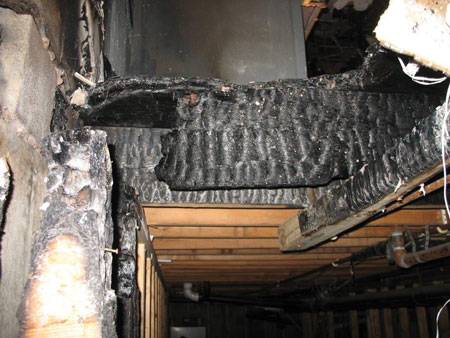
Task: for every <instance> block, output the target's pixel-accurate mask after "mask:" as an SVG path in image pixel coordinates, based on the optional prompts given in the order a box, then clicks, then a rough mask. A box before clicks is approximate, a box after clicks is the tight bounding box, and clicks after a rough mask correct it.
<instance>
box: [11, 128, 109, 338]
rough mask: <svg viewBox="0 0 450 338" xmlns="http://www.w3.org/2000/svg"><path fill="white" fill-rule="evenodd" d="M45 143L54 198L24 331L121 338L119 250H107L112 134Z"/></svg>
mask: <svg viewBox="0 0 450 338" xmlns="http://www.w3.org/2000/svg"><path fill="white" fill-rule="evenodd" d="M46 146H47V163H48V177H47V192H48V196H47V197H46V199H45V201H44V204H43V205H42V207H41V209H42V210H44V214H43V216H42V220H41V227H40V230H39V232H38V233H37V234H36V237H35V239H34V243H33V249H32V261H31V277H30V278H29V280H28V283H27V287H26V289H25V294H24V299H23V303H22V308H21V310H20V311H19V315H20V322H21V327H22V333H23V335H24V336H33V335H38V336H52V334H55V333H58V336H60V337H63V336H65V335H70V336H73V335H76V334H77V332H85V333H86V332H88V333H89V335H90V336H91V337H100V336H102V337H114V336H115V324H114V322H115V304H116V296H115V293H114V291H112V290H111V263H112V255H111V253H110V252H107V251H105V249H108V248H111V247H112V244H113V227H112V219H111V185H112V177H111V164H110V158H109V153H108V150H107V146H106V134H105V133H104V132H101V131H94V130H90V129H89V128H86V129H81V130H72V131H66V132H58V133H54V134H52V135H50V136H49V137H48V139H47V143H46ZM80 335H81V334H80Z"/></svg>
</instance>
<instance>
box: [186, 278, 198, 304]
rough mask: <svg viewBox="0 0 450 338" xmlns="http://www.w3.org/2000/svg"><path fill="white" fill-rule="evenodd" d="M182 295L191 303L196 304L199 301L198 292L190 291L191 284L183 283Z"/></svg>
mask: <svg viewBox="0 0 450 338" xmlns="http://www.w3.org/2000/svg"><path fill="white" fill-rule="evenodd" d="M183 295H184V297H186V298H187V299H190V300H192V301H193V302H198V301H199V300H200V295H199V293H198V292H193V291H192V283H184V285H183Z"/></svg>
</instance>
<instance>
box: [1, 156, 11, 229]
mask: <svg viewBox="0 0 450 338" xmlns="http://www.w3.org/2000/svg"><path fill="white" fill-rule="evenodd" d="M10 181H11V180H10V173H9V166H8V163H7V162H6V159H5V158H0V229H1V228H2V226H3V213H4V211H5V205H6V204H7V198H8V194H9V189H10V183H11V182H10ZM0 238H1V236H0Z"/></svg>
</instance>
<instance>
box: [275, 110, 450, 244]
mask: <svg viewBox="0 0 450 338" xmlns="http://www.w3.org/2000/svg"><path fill="white" fill-rule="evenodd" d="M444 114H445V108H444V107H443V106H442V107H439V108H438V109H436V111H435V112H434V113H433V114H432V115H430V116H428V117H427V118H425V119H424V120H423V121H421V122H420V123H418V124H417V125H416V126H415V127H414V129H413V130H412V131H411V133H409V134H408V135H406V136H405V137H403V138H401V139H400V140H399V141H398V143H397V144H396V145H395V146H394V147H392V148H391V149H389V150H388V151H387V152H386V153H385V154H383V155H382V156H381V158H380V159H379V160H378V161H374V162H372V163H370V164H368V165H367V166H365V167H363V168H361V170H360V171H359V172H358V173H357V174H356V175H354V176H352V177H351V178H350V179H348V180H347V181H345V182H344V183H343V184H342V185H341V186H340V187H336V188H335V189H332V190H331V191H330V192H329V194H326V195H323V196H322V197H321V198H320V199H319V200H317V201H316V202H315V203H314V204H313V205H312V206H311V207H310V208H308V209H307V210H305V211H302V212H300V213H299V214H298V215H296V216H294V217H293V218H292V219H291V220H290V221H288V222H286V223H285V224H284V225H281V226H280V227H279V237H280V248H281V249H282V250H298V249H307V248H310V247H311V246H314V245H316V244H318V243H321V242H323V241H325V240H328V239H330V238H331V237H333V236H335V235H338V234H339V233H341V232H343V231H345V230H348V229H349V228H351V227H353V226H355V225H357V224H359V223H361V222H363V221H365V220H367V219H369V218H370V217H372V216H374V215H376V214H377V213H379V212H381V211H382V210H383V208H384V207H386V206H388V205H389V203H392V202H395V201H396V199H397V198H399V197H401V196H402V195H403V194H405V193H407V192H409V191H411V190H412V189H413V188H415V187H416V186H418V185H419V184H421V183H423V182H424V181H426V180H428V179H430V178H431V177H433V176H434V175H436V174H437V173H438V172H439V171H440V170H441V164H442V162H441V161H442V158H441V149H442V148H441V147H442V144H441V131H442V127H443V123H447V124H448V123H449V122H448V121H444ZM448 141H449V140H448V139H446V140H445V145H447V144H448Z"/></svg>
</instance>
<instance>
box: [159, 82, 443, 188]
mask: <svg viewBox="0 0 450 338" xmlns="http://www.w3.org/2000/svg"><path fill="white" fill-rule="evenodd" d="M434 107H435V106H433V104H432V103H431V100H430V99H429V98H428V96H424V95H408V94H390V93H389V94H388V93H375V92H364V91H343V90H342V89H340V88H334V89H323V88H317V87H313V88H311V87H309V86H308V84H304V83H299V84H297V85H296V84H293V83H284V82H279V83H277V84H276V85H274V86H273V87H272V88H261V89H247V90H242V91H241V92H239V93H236V94H235V96H233V97H231V98H229V99H228V100H226V101H224V100H221V99H218V98H215V97H213V96H212V95H210V94H209V93H207V94H202V95H198V96H197V97H196V101H195V103H194V104H193V105H192V107H189V108H187V107H186V109H185V110H184V111H183V112H182V113H181V110H180V109H179V110H178V111H179V113H180V114H182V116H183V118H184V119H185V121H183V123H182V125H181V126H180V127H178V128H177V129H176V130H174V131H173V132H171V133H169V134H167V135H164V136H163V137H162V153H163V155H164V157H163V159H162V160H161V162H160V164H159V165H158V166H157V167H156V174H157V176H158V178H159V179H161V180H163V181H165V182H167V184H168V185H169V186H170V187H171V189H174V190H189V189H192V190H196V189H213V188H258V187H270V188H275V187H291V186H310V187H314V186H319V185H326V184H328V183H330V182H331V181H332V180H336V179H346V178H348V177H350V176H353V175H355V174H356V173H357V172H358V170H360V169H361V168H362V167H363V166H364V164H367V163H370V162H372V161H375V160H376V159H378V158H379V157H380V156H382V154H384V153H385V152H386V151H387V150H388V149H389V148H391V147H392V146H394V145H395V144H396V142H397V140H398V139H399V138H401V137H403V136H405V135H406V134H407V133H408V132H409V131H411V129H412V128H413V127H414V125H416V124H417V123H418V122H419V121H420V120H421V119H422V118H423V117H425V116H426V115H428V114H430V113H431V112H432V111H433V108H434Z"/></svg>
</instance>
